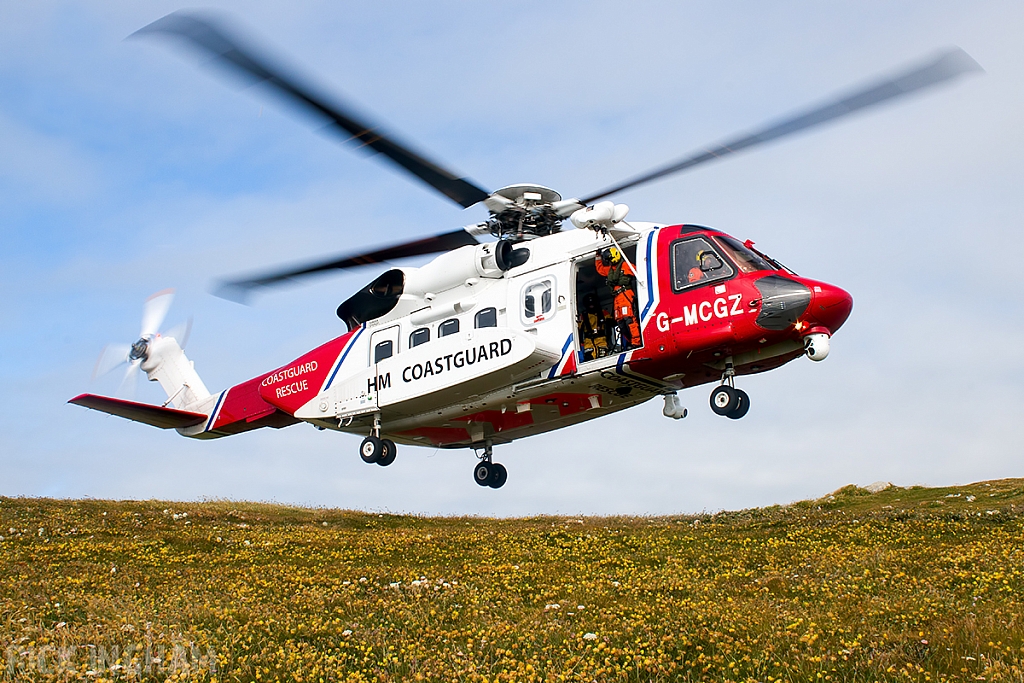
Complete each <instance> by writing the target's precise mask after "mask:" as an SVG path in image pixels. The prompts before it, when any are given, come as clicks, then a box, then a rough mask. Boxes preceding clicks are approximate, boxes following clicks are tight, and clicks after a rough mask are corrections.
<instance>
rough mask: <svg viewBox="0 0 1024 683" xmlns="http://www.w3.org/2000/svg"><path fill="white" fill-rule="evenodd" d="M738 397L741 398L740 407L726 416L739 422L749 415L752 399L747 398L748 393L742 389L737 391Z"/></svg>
mask: <svg viewBox="0 0 1024 683" xmlns="http://www.w3.org/2000/svg"><path fill="white" fill-rule="evenodd" d="M736 396H737V397H738V398H739V401H740V402H739V405H737V406H736V408H735V409H733V411H732V412H731V413H726V414H725V416H726V417H727V418H729V419H730V420H738V419H740V418H741V417H743V416H744V415H746V414H747V411H748V410H750V397H749V396H747V392H745V391H743V390H742V389H737V390H736Z"/></svg>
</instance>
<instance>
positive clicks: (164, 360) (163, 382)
mask: <svg viewBox="0 0 1024 683" xmlns="http://www.w3.org/2000/svg"><path fill="white" fill-rule="evenodd" d="M141 367H142V370H143V371H144V372H145V373H146V376H147V377H148V378H149V381H151V382H159V383H160V387H161V388H162V389H163V390H164V392H165V393H166V394H167V403H166V404H165V405H171V406H173V407H174V408H177V409H180V410H186V411H190V412H201V413H206V414H209V413H210V411H211V410H212V408H213V406H212V405H210V406H209V407H208V406H207V405H206V404H207V403H210V404H212V403H213V397H212V396H210V391H209V389H207V388H206V385H205V384H203V380H201V379H200V378H199V373H197V372H196V369H195V367H194V366H193V363H192V361H190V360H189V359H188V358H187V357H186V356H185V352H184V351H182V350H181V347H180V346H178V342H177V341H176V340H175V339H174V337H160V336H157V337H156V338H155V339H153V340H152V341H150V343H149V347H148V349H147V351H146V357H145V359H143V361H142V366H141Z"/></svg>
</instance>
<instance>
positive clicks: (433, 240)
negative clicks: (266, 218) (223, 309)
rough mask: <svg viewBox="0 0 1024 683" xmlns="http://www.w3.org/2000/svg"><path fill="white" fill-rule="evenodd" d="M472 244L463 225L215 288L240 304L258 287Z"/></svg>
mask: <svg viewBox="0 0 1024 683" xmlns="http://www.w3.org/2000/svg"><path fill="white" fill-rule="evenodd" d="M469 244H478V242H477V239H476V238H475V237H473V235H471V234H470V233H469V232H467V231H466V230H464V229H462V228H460V229H458V230H453V231H451V232H446V233H442V234H440V235H434V236H432V237H424V238H423V239H419V240H415V241H413V242H403V243H402V244H393V245H391V246H388V247H383V248H381V249H375V250H373V251H368V252H364V253H361V254H347V255H345V256H338V257H334V258H332V259H330V260H328V261H322V262H318V263H310V264H306V265H304V266H296V267H293V268H287V269H285V270H278V271H272V272H269V273H264V274H262V275H255V276H252V277H248V278H244V279H240V280H230V281H227V282H222V283H220V284H219V285H218V286H217V288H216V289H214V292H213V293H214V294H216V295H217V296H219V297H221V298H223V299H229V300H231V301H236V302H238V303H245V300H246V299H247V297H248V296H249V294H251V293H252V291H253V290H254V289H256V288H258V287H268V286H271V285H276V284H280V283H283V282H285V281H288V280H294V279H296V278H299V277H303V276H306V275H313V274H314V273H322V272H324V271H327V270H344V269H346V268H355V267H357V266H365V265H369V264H373V263H381V262H383V261H393V260H396V259H402V258H409V257H410V256H423V255H425V254H436V253H438V252H442V251H451V250H452V249H458V248H459V247H464V246H466V245H469Z"/></svg>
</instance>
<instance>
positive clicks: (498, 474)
mask: <svg viewBox="0 0 1024 683" xmlns="http://www.w3.org/2000/svg"><path fill="white" fill-rule="evenodd" d="M506 481H508V470H506V469H505V466H504V465H502V464H501V463H500V462H495V463H491V480H490V481H489V482H487V485H488V486H490V487H491V488H492V489H500V488H501V487H502V486H504V485H505V482H506Z"/></svg>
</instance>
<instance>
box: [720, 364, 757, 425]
mask: <svg viewBox="0 0 1024 683" xmlns="http://www.w3.org/2000/svg"><path fill="white" fill-rule="evenodd" d="M735 376H736V370H735V369H733V366H732V357H729V358H727V359H726V360H725V372H723V373H722V384H721V385H720V386H719V387H718V388H717V389H715V390H714V391H712V392H711V410H713V411H714V412H715V414H716V415H724V416H725V417H728V418H730V419H732V420H738V419H740V418H741V417H743V416H744V415H746V414H747V411H748V410H750V397H749V396H747V392H745V391H743V390H742V389H737V388H736V386H735V384H736V383H735V380H734V378H735Z"/></svg>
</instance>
